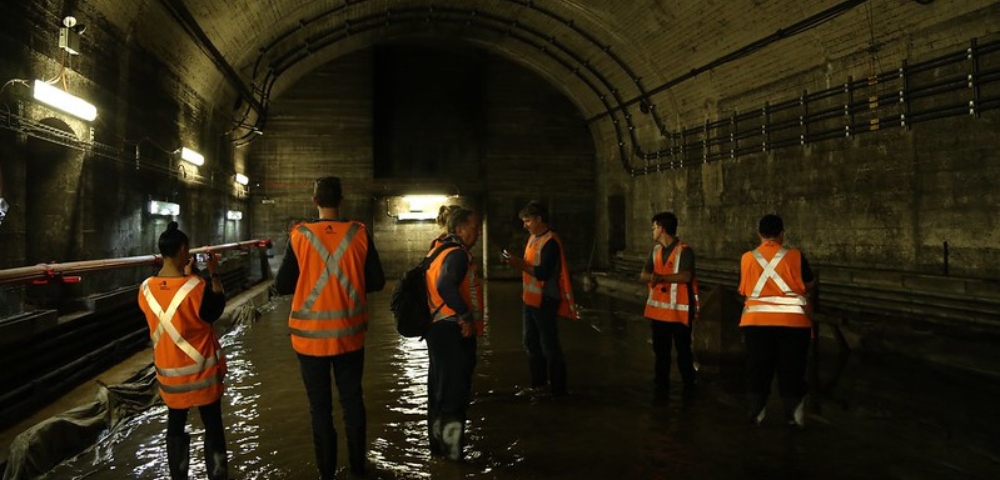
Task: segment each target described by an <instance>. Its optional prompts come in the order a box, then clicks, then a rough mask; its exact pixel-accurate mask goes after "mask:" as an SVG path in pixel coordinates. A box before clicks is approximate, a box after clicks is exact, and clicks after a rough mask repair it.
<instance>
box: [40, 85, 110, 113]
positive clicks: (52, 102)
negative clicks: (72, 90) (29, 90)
mask: <svg viewBox="0 0 1000 480" xmlns="http://www.w3.org/2000/svg"><path fill="white" fill-rule="evenodd" d="M33 92H34V96H35V100H38V101H39V102H42V103H44V104H46V105H48V106H50V107H53V108H56V109H59V110H62V111H64V112H66V113H68V114H70V115H73V116H74V117H78V118H81V119H83V120H86V121H88V122H90V121H93V120H94V119H95V118H97V107H95V106H93V105H91V104H90V103H87V102H86V101H85V100H83V99H82V98H79V97H75V96H73V95H70V94H69V93H66V92H64V91H62V90H60V89H58V88H56V87H53V86H52V85H49V84H48V83H45V82H43V81H41V80H35V84H34V88H33Z"/></svg>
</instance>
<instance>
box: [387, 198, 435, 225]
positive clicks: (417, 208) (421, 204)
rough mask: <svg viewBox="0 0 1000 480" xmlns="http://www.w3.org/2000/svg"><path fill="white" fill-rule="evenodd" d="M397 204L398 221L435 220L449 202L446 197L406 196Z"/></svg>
mask: <svg viewBox="0 0 1000 480" xmlns="http://www.w3.org/2000/svg"><path fill="white" fill-rule="evenodd" d="M401 200H402V202H400V203H399V204H397V211H396V215H395V216H396V219H397V220H434V219H435V218H437V215H438V208H439V207H440V206H441V205H442V204H443V203H444V202H447V201H448V197H447V196H444V195H406V196H404V197H402V198H401Z"/></svg>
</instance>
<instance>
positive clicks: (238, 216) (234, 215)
mask: <svg viewBox="0 0 1000 480" xmlns="http://www.w3.org/2000/svg"><path fill="white" fill-rule="evenodd" d="M226 220H243V212H241V211H239V210H229V211H227V212H226Z"/></svg>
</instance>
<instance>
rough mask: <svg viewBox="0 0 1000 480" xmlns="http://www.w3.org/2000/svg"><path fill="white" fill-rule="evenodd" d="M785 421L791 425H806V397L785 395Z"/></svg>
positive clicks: (800, 426)
mask: <svg viewBox="0 0 1000 480" xmlns="http://www.w3.org/2000/svg"><path fill="white" fill-rule="evenodd" d="M782 400H783V401H784V402H783V403H784V406H785V422H787V423H788V425H789V426H792V427H798V428H802V427H805V426H806V423H805V422H806V397H785V398H783V399H782Z"/></svg>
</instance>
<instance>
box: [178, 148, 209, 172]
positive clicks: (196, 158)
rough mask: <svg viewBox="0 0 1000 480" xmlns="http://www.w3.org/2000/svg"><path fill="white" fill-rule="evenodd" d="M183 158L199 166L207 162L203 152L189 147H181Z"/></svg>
mask: <svg viewBox="0 0 1000 480" xmlns="http://www.w3.org/2000/svg"><path fill="white" fill-rule="evenodd" d="M181 159H182V160H184V161H185V162H188V163H193V164H195V165H197V166H199V167H200V166H202V165H204V164H205V157H204V156H203V155H202V154H200V153H198V152H196V151H194V150H191V149H190V148H187V147H184V148H182V149H181Z"/></svg>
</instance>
